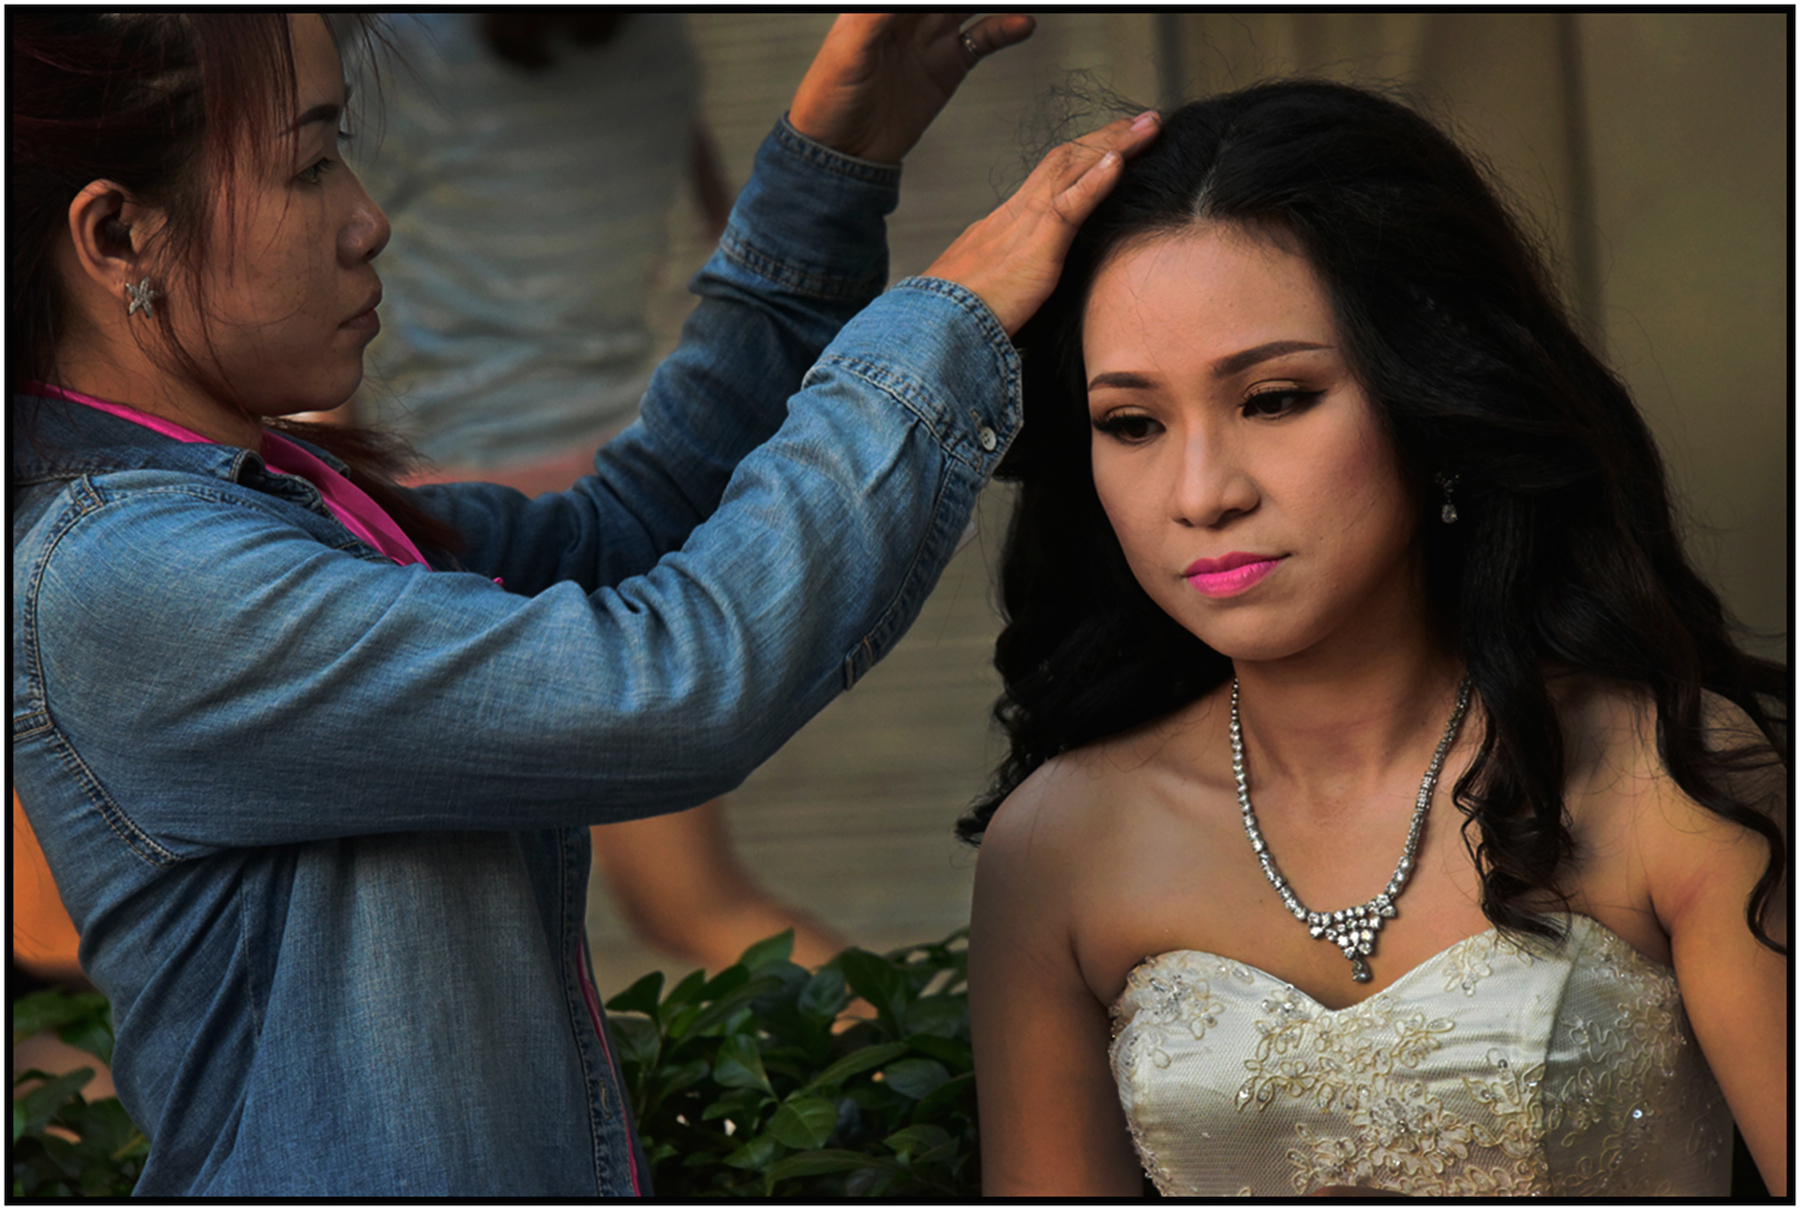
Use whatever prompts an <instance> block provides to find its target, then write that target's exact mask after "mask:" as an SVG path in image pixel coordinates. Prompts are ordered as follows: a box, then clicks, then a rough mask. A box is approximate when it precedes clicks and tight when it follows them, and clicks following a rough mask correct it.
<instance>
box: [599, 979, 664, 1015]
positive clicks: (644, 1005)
mask: <svg viewBox="0 0 1800 1210" xmlns="http://www.w3.org/2000/svg"><path fill="white" fill-rule="evenodd" d="M662 985H663V974H662V972H661V971H651V972H650V973H649V974H647V975H645V976H644V977H643V978H642V979H639V980H638V981H637V982H636V983H633V984H632V985H631V986H630V987H628V988H626V989H625V990H624V991H622V992H620V993H619V994H618V995H616V996H614V997H613V998H612V999H610V1000H608V1001H607V1002H606V1011H607V1012H609V1013H642V1014H643V1015H644V1016H646V1017H649V1018H650V1019H651V1020H652V1021H654V1020H656V1014H657V1009H658V1005H657V1000H658V998H659V997H661V995H662Z"/></svg>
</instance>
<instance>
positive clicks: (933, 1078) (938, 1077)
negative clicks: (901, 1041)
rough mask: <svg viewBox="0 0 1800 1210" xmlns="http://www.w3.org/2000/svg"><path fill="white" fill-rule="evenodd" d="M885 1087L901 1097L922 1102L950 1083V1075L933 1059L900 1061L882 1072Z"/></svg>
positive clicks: (891, 1064)
mask: <svg viewBox="0 0 1800 1210" xmlns="http://www.w3.org/2000/svg"><path fill="white" fill-rule="evenodd" d="M882 1077H883V1079H884V1080H885V1081H886V1083H887V1086H888V1087H889V1088H892V1089H893V1090H894V1091H895V1092H897V1093H899V1094H900V1095H901V1096H906V1097H911V1098H912V1099H913V1100H915V1101H917V1100H922V1099H923V1098H925V1097H928V1096H930V1095H931V1094H932V1093H934V1092H936V1091H937V1090H938V1089H939V1088H942V1087H943V1086H944V1085H945V1084H947V1083H949V1082H950V1073H949V1072H947V1071H945V1070H944V1065H943V1064H942V1063H939V1062H938V1061H937V1060H935V1059H902V1060H901V1061H900V1062H898V1063H890V1064H889V1065H888V1066H887V1067H886V1068H884V1069H883V1070H882Z"/></svg>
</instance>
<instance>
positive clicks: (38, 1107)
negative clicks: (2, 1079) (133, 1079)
mask: <svg viewBox="0 0 1800 1210" xmlns="http://www.w3.org/2000/svg"><path fill="white" fill-rule="evenodd" d="M33 1078H35V1079H38V1080H41V1081H42V1083H40V1084H39V1085H38V1086H37V1087H36V1088H33V1089H32V1090H31V1091H30V1092H27V1093H26V1094H25V1095H24V1096H22V1097H18V1098H17V1099H16V1100H14V1102H13V1104H14V1105H15V1106H16V1105H21V1104H22V1105H24V1106H25V1112H26V1114H27V1116H26V1119H25V1123H24V1125H23V1127H21V1126H20V1125H19V1121H18V1110H17V1109H14V1111H13V1137H14V1138H19V1137H21V1136H23V1135H28V1134H40V1133H42V1132H43V1129H44V1127H46V1126H48V1125H49V1124H50V1123H51V1121H52V1120H53V1119H54V1118H55V1117H56V1115H57V1114H58V1113H59V1112H60V1111H61V1110H62V1108H63V1106H64V1105H66V1104H68V1103H69V1102H70V1101H71V1100H73V1099H74V1098H75V1097H78V1096H80V1095H81V1090H82V1089H83V1088H85V1087H87V1083H88V1081H89V1080H91V1079H93V1078H94V1069H93V1068H91V1067H77V1068H76V1069H75V1070H74V1071H70V1072H65V1073H63V1074H62V1075H57V1076H52V1075H47V1074H46V1073H44V1072H41V1071H38V1070H36V1069H35V1068H34V1069H32V1070H31V1071H27V1072H24V1073H22V1074H21V1075H19V1076H16V1077H14V1079H13V1087H14V1088H15V1089H17V1087H18V1085H19V1083H20V1082H21V1081H22V1080H28V1079H33ZM56 1141H58V1142H62V1141H64V1140H60V1139H59V1140H56Z"/></svg>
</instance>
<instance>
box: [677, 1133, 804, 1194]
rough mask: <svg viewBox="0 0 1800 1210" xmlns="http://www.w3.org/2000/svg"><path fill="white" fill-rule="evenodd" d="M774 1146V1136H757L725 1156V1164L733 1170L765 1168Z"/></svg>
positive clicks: (770, 1158) (773, 1153) (771, 1158)
mask: <svg viewBox="0 0 1800 1210" xmlns="http://www.w3.org/2000/svg"><path fill="white" fill-rule="evenodd" d="M775 1146H776V1144H775V1139H774V1136H772V1135H767V1134H764V1135H758V1136H757V1137H756V1138H753V1139H751V1140H750V1141H749V1142H748V1143H745V1144H744V1145H743V1146H742V1147H739V1148H738V1149H737V1150H736V1151H733V1152H732V1153H731V1154H730V1155H728V1156H726V1157H725V1162H726V1163H727V1164H729V1165H731V1167H733V1168H767V1167H768V1166H769V1162H770V1161H771V1160H773V1159H774V1158H775ZM665 1196H666V1195H665Z"/></svg>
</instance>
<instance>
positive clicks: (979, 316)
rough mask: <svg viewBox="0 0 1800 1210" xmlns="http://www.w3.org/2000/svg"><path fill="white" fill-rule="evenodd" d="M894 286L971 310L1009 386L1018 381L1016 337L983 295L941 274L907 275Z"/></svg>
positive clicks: (893, 288)
mask: <svg viewBox="0 0 1800 1210" xmlns="http://www.w3.org/2000/svg"><path fill="white" fill-rule="evenodd" d="M891 289H892V290H922V291H924V292H925V293H927V294H936V295H940V296H941V297H944V298H947V299H950V300H951V301H952V302H954V303H955V304H956V305H957V306H959V307H961V308H962V309H963V310H964V311H967V312H968V313H969V314H970V315H971V316H973V317H974V319H975V322H976V323H977V324H978V325H980V327H981V332H982V335H984V336H986V337H987V338H988V344H989V345H990V346H991V347H992V348H993V349H994V351H995V352H996V353H997V354H998V355H999V358H1000V362H1001V366H1002V368H1001V371H1000V376H1001V378H1003V379H1005V380H1006V382H1007V383H1008V384H1009V385H1010V384H1012V383H1014V382H1016V381H1017V380H1018V377H1019V351H1018V350H1017V349H1015V348H1013V343H1012V338H1011V337H1010V336H1008V335H1007V334H1006V329H1005V328H1003V327H1001V326H1000V321H999V320H998V319H996V318H994V312H993V311H992V309H990V308H989V307H988V305H987V304H986V303H985V302H983V301H982V300H981V296H980V295H979V294H977V293H975V292H974V291H973V290H971V289H969V288H968V287H967V286H964V285H961V284H959V283H957V282H953V281H946V280H944V279H943V278H941V277H922V276H914V277H903V278H901V279H900V280H899V281H897V282H895V283H894V284H893V286H892V287H891Z"/></svg>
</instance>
